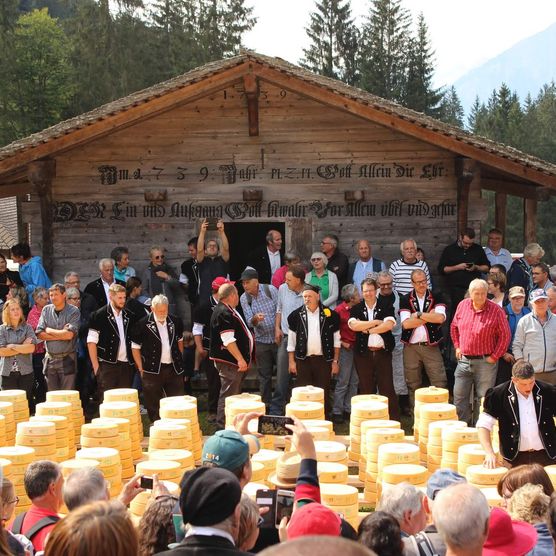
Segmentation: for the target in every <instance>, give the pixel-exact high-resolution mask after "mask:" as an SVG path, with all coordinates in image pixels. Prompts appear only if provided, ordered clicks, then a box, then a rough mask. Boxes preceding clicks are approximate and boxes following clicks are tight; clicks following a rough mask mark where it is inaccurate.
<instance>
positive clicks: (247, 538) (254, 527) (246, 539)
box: [236, 494, 261, 552]
mask: <svg viewBox="0 0 556 556" xmlns="http://www.w3.org/2000/svg"><path fill="white" fill-rule="evenodd" d="M239 506H240V514H239V528H238V533H237V542H236V546H237V548H238V549H239V550H243V551H245V552H249V551H250V550H251V549H252V548H253V547H254V546H255V543H256V542H257V539H258V538H259V522H260V520H261V514H260V513H259V507H258V506H257V504H255V502H253V500H251V498H249V496H247V494H242V495H241V501H240V503H239Z"/></svg>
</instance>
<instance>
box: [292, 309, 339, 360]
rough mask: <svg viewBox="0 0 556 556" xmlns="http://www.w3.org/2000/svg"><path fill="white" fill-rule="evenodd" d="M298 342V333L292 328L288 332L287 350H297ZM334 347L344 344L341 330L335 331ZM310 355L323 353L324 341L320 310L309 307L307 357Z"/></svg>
mask: <svg viewBox="0 0 556 556" xmlns="http://www.w3.org/2000/svg"><path fill="white" fill-rule="evenodd" d="M296 342H297V334H296V333H295V332H293V331H292V330H290V332H289V334H288V346H287V351H295V344H296ZM333 342H334V347H335V348H339V347H341V345H342V342H341V337H340V331H339V330H337V331H336V332H334V336H333ZM310 355H322V343H321V338H320V315H319V310H318V309H316V310H315V311H314V312H313V311H309V309H307V357H309V356H310Z"/></svg>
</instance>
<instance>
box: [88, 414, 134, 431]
mask: <svg viewBox="0 0 556 556" xmlns="http://www.w3.org/2000/svg"><path fill="white" fill-rule="evenodd" d="M102 424H106V425H116V426H117V427H118V432H120V433H121V432H127V433H129V432H130V426H131V423H130V421H129V419H126V418H125V417H95V418H94V419H92V420H91V425H102Z"/></svg>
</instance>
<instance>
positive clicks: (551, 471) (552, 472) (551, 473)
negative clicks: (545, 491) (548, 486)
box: [544, 465, 556, 485]
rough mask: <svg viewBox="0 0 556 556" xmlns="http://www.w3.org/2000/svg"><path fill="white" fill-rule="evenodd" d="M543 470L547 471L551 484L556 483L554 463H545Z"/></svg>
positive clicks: (555, 466)
mask: <svg viewBox="0 0 556 556" xmlns="http://www.w3.org/2000/svg"><path fill="white" fill-rule="evenodd" d="M544 470H545V471H546V472H547V473H548V476H549V477H550V481H551V482H552V484H553V485H554V484H556V465H547V466H546V467H545V468H544Z"/></svg>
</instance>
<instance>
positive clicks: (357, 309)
mask: <svg viewBox="0 0 556 556" xmlns="http://www.w3.org/2000/svg"><path fill="white" fill-rule="evenodd" d="M374 317H375V319H377V320H384V319H385V318H386V317H393V318H394V319H395V318H396V315H395V312H394V305H393V304H392V303H391V302H390V301H388V300H385V299H384V298H383V297H380V296H379V297H377V300H376V308H375V315H374ZM349 318H351V319H358V320H369V315H368V312H367V305H366V304H365V301H361V302H360V303H358V304H357V305H355V306H354V307H352V308H351V311H350V312H349ZM381 336H382V340H383V341H384V349H386V351H393V350H394V347H395V340H394V335H393V334H392V331H390V332H383V333H382V334H381ZM368 345H369V335H368V334H366V333H365V332H356V333H355V349H356V351H357V353H359V354H361V355H363V354H364V353H366V352H367V350H368Z"/></svg>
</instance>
